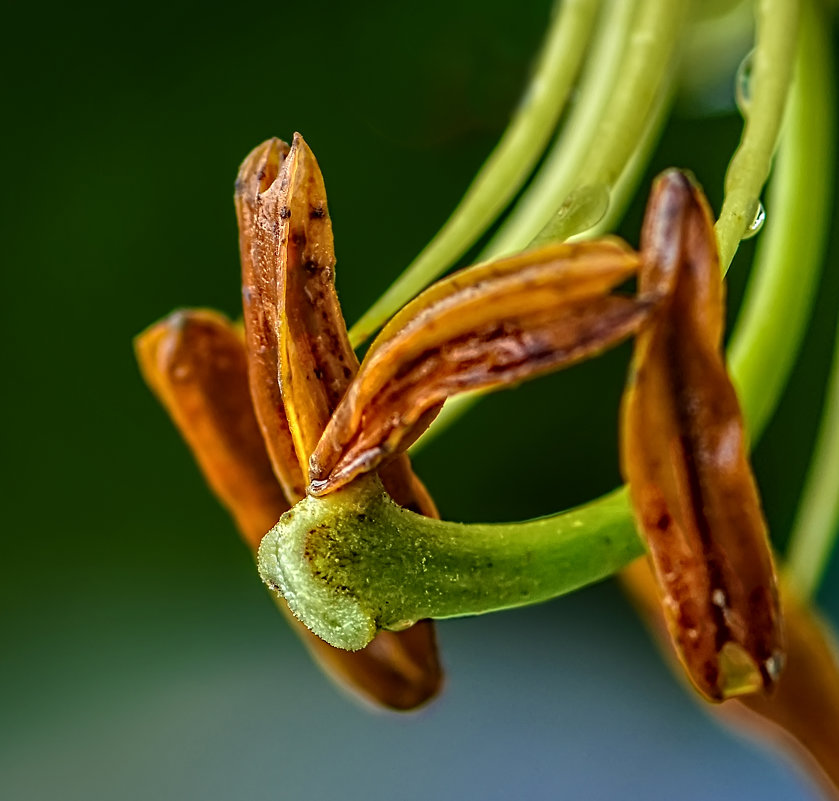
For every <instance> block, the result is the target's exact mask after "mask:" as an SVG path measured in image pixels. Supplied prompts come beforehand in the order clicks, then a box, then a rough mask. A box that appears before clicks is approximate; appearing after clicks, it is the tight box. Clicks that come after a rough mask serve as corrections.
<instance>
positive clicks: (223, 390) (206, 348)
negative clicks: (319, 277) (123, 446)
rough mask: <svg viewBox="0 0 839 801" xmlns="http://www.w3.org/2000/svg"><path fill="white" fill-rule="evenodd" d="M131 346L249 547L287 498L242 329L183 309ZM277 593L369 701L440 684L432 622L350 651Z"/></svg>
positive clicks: (414, 699)
mask: <svg viewBox="0 0 839 801" xmlns="http://www.w3.org/2000/svg"><path fill="white" fill-rule="evenodd" d="M136 350H137V358H138V361H139V363H140V367H141V369H142V372H143V376H144V378H145V380H146V382H147V383H148V385H149V387H150V388H151V389H152V390H153V391H154V393H155V395H156V396H157V397H158V399H159V400H160V402H161V403H162V405H163V406H164V408H165V409H166V410H167V412H168V413H169V415H170V416H171V418H172V420H173V422H174V423H175V425H176V426H177V427H178V429H179V430H180V432H181V434H182V435H183V437H184V439H185V440H186V442H187V444H188V445H189V447H190V450H191V451H192V453H193V455H194V456H195V459H196V461H197V462H198V465H199V467H200V468H201V471H202V473H203V474H204V477H205V479H206V480H207V483H208V484H209V485H210V487H211V488H212V490H213V492H214V493H215V494H216V496H217V497H218V498H219V500H220V501H221V502H222V504H223V505H224V506H225V507H226V508H227V509H228V511H229V512H230V513H231V515H232V516H233V518H234V520H235V521H236V524H237V527H238V528H239V531H240V533H241V534H242V538H243V539H244V540H245V542H246V543H247V544H248V545H249V546H250V547H251V549H253V550H256V548H257V546H258V545H259V542H260V540H261V539H262V536H263V535H264V534H265V532H266V531H267V530H268V529H269V528H271V526H273V525H274V523H275V522H276V521H277V520H278V519H279V517H280V515H282V513H283V512H285V511H286V510H287V509H288V508H289V503H288V501H287V500H286V498H285V495H284V493H283V491H282V489H281V487H280V486H279V484H278V483H277V480H276V478H275V475H274V471H273V469H272V465H271V461H270V459H269V457H268V453H267V451H266V448H265V442H264V440H263V438H262V431H261V429H260V426H259V424H258V423H257V420H256V417H255V415H254V411H253V405H252V401H251V396H250V392H249V388H248V377H247V360H246V355H245V347H244V343H243V341H242V338H241V336H240V334H239V332H238V331H237V329H236V328H235V327H234V326H233V325H232V324H231V323H230V322H229V321H228V320H227V319H226V318H225V317H223V316H222V315H220V314H218V313H216V312H211V311H201V310H194V311H181V312H176V313H174V314H173V315H171V316H170V317H168V318H166V319H165V320H163V321H161V322H159V323H157V324H155V325H154V326H152V327H151V328H149V329H148V330H147V331H145V332H144V333H143V334H141V335H140V336H139V337H138V338H137V340H136ZM274 598H275V600H276V601H277V605H278V606H279V607H280V609H281V610H282V611H283V613H284V614H285V616H286V617H287V618H288V620H289V621H290V622H291V623H292V624H293V627H294V629H295V631H296V632H297V634H298V635H299V636H300V637H301V638H302V639H303V641H304V643H305V644H306V646H307V648H308V649H309V651H310V652H311V653H312V655H313V656H314V657H315V658H316V659H317V660H318V662H320V663H321V664H322V665H323V666H324V668H325V669H326V670H327V672H328V673H329V674H330V675H331V676H332V678H333V679H335V680H336V681H338V682H339V683H340V684H341V685H343V686H345V687H347V688H348V689H351V690H353V691H354V692H357V693H359V694H360V695H362V696H363V697H364V698H365V699H367V700H368V701H372V702H376V703H380V704H383V705H385V706H388V707H391V708H393V709H403V710H407V709H412V708H414V707H416V706H419V705H420V704H423V703H425V702H426V701H428V700H430V699H431V698H432V697H433V696H434V695H435V694H436V693H437V691H438V690H439V688H440V684H441V681H442V674H441V671H440V666H439V664H438V662H437V658H436V649H435V645H434V631H433V628H432V626H431V624H430V623H420V624H417V625H416V626H414V627H413V628H412V629H409V630H407V631H404V632H399V633H392V632H381V633H379V635H378V636H377V637H376V639H374V640H373V642H371V643H370V645H369V646H368V647H367V648H365V649H364V650H363V651H356V652H352V653H350V652H347V651H342V650H340V649H337V648H333V647H332V646H331V645H328V644H327V643H325V642H324V641H323V640H321V639H320V638H319V637H316V636H315V635H314V634H312V632H311V631H309V630H308V629H307V628H306V627H305V626H304V625H303V624H302V623H300V621H298V620H297V619H296V618H294V617H293V616H292V614H291V612H290V611H289V609H288V607H287V606H286V604H285V602H284V601H283V600H282V599H281V598H279V597H278V596H276V595H274Z"/></svg>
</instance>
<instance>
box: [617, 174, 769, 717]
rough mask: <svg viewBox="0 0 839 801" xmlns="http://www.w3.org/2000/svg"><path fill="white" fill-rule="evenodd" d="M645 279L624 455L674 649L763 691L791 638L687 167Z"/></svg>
mask: <svg viewBox="0 0 839 801" xmlns="http://www.w3.org/2000/svg"><path fill="white" fill-rule="evenodd" d="M642 262H643V266H642V268H641V273H640V277H639V290H640V293H641V296H642V297H645V296H647V297H650V298H655V299H656V310H655V312H654V313H653V314H652V315H651V318H650V320H649V322H648V323H647V324H646V325H645V326H644V327H643V329H642V330H641V331H640V332H639V334H638V336H637V338H636V344H635V354H634V357H633V373H632V376H631V378H630V381H629V383H628V386H627V390H626V393H625V396H624V403H623V410H622V426H621V463H622V470H623V473H624V476H625V478H626V479H627V481H628V483H629V487H630V495H631V498H632V502H633V506H634V508H635V514H636V518H637V521H638V524H639V527H640V529H641V532H642V534H643V536H644V539H645V541H646V542H647V545H648V548H649V551H650V556H651V558H652V562H653V565H654V568H655V573H656V577H657V580H658V584H659V587H660V589H661V594H662V603H663V606H664V611H665V615H666V618H667V621H668V624H669V627H670V632H671V636H672V637H673V639H674V642H675V645H676V650H677V653H678V654H679V656H680V658H681V659H682V662H683V663H684V665H685V668H686V670H687V672H688V675H689V676H690V678H691V680H692V681H693V683H694V685H695V686H696V687H697V689H698V690H699V691H700V692H701V693H703V694H704V695H705V696H706V697H707V698H708V699H710V700H721V699H723V698H726V697H729V696H732V695H738V694H743V693H749V692H755V691H758V690H761V689H763V690H768V689H770V688H771V687H772V685H773V683H774V682H775V680H776V679H777V676H778V673H779V671H780V669H781V666H782V661H783V646H782V636H781V625H780V613H779V608H778V599H777V589H776V579H775V572H774V566H773V563H772V556H771V553H770V548H769V544H768V540H767V534H766V525H765V523H764V520H763V516H762V513H761V509H760V499H759V497H758V493H757V487H756V485H755V481H754V478H753V476H752V472H751V468H750V466H749V463H748V459H747V456H746V453H747V447H746V442H745V433H744V427H743V420H742V416H741V414H740V409H739V405H738V402H737V397H736V394H735V392H734V388H733V386H732V384H731V381H730V379H729V378H728V375H727V373H726V369H725V364H724V362H723V358H722V354H721V351H720V338H721V333H722V324H723V323H722V321H723V303H722V282H721V278H720V271H719V263H718V258H717V253H716V241H715V239H714V230H713V224H712V219H711V215H710V212H709V209H708V207H707V203H706V201H705V199H704V197H703V196H702V195H701V193H700V191H699V190H698V188H696V187H695V186H694V185H693V184H692V183H691V182H690V180H689V179H688V178H687V177H686V176H684V175H683V174H681V173H678V172H675V171H671V172H668V173H665V174H664V176H663V177H661V178H660V179H659V180H658V182H657V183H656V185H655V187H654V190H653V193H652V199H651V202H650V206H649V209H648V216H647V219H646V221H645V225H644V232H643V236H642Z"/></svg>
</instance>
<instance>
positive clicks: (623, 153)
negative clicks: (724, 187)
mask: <svg viewBox="0 0 839 801" xmlns="http://www.w3.org/2000/svg"><path fill="white" fill-rule="evenodd" d="M688 6H689V4H688V3H686V2H681V3H674V2H672V0H640V2H622V3H617V4H616V5H615V6H613V8H612V9H611V12H612V13H611V15H610V18H609V21H608V23H607V25H606V27H604V29H603V30H602V35H601V36H599V37H598V40H597V43H596V47H595V48H594V49H593V52H592V55H591V58H590V61H589V63H588V65H587V67H586V70H585V75H584V79H583V83H582V85H581V87H580V102H579V103H578V105H577V106H576V107H575V109H574V112H573V113H572V114H571V116H570V117H569V119H568V121H567V123H566V124H565V125H564V126H563V133H562V135H561V136H560V137H559V139H558V140H557V142H556V145H555V146H554V147H553V148H552V150H551V152H550V154H549V155H548V157H547V159H546V161H545V164H544V165H543V167H542V168H541V169H540V170H539V173H538V174H537V176H536V177H535V179H534V180H533V181H532V183H531V184H530V186H529V187H528V189H527V191H526V192H525V193H524V195H523V196H522V198H521V199H520V200H519V202H518V203H517V204H516V207H515V208H514V209H513V211H512V212H511V213H510V215H509V217H508V218H507V220H506V221H505V222H504V225H503V226H502V227H501V228H500V229H499V231H498V233H497V234H496V235H495V237H494V238H493V239H492V240H491V242H490V243H489V245H488V246H487V248H486V250H485V251H484V253H483V254H482V258H486V259H492V258H499V257H502V256H505V255H509V254H510V253H515V252H517V251H519V250H522V249H523V248H525V247H527V246H528V245H529V244H530V243H531V242H532V241H533V239H534V238H535V237H536V236H537V235H538V234H539V233H540V231H541V230H542V229H543V228H544V227H545V226H546V225H548V224H549V222H550V221H551V219H552V217H553V216H554V215H555V214H557V212H558V211H559V210H560V209H562V207H563V204H565V203H566V201H567V200H568V199H569V197H570V196H572V195H573V194H574V193H575V191H577V192H579V191H580V190H581V189H583V188H584V187H603V188H604V189H605V191H606V194H607V195H608V194H609V193H610V192H611V190H612V188H613V186H614V184H615V182H616V181H617V180H618V178H619V177H620V175H621V174H622V173H623V172H624V171H625V169H626V165H627V163H628V162H629V161H630V159H631V157H632V155H633V153H634V152H635V149H636V148H637V146H638V143H639V141H640V140H641V139H642V135H643V133H644V130H645V128H646V127H647V126H648V124H649V119H650V117H651V116H652V115H653V113H654V111H655V107H656V101H657V99H658V98H659V97H660V96H661V93H662V91H663V87H664V86H665V85H666V83H667V82H668V80H669V78H668V73H670V72H672V71H673V60H674V55H675V50H676V45H677V43H678V42H679V39H680V33H681V30H682V25H683V23H684V20H685V17H686V16H687V8H688ZM564 233H566V235H568V234H573V233H577V231H568V232H564Z"/></svg>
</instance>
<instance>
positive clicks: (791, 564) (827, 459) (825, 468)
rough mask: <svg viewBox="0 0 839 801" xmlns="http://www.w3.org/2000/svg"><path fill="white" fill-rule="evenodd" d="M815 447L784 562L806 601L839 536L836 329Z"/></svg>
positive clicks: (838, 344) (838, 357)
mask: <svg viewBox="0 0 839 801" xmlns="http://www.w3.org/2000/svg"><path fill="white" fill-rule="evenodd" d="M817 443H818V444H817V445H816V452H815V454H814V456H813V460H812V462H811V463H810V469H809V470H808V472H807V480H806V483H805V485H804V492H803V493H802V495H801V502H800V504H799V507H798V513H797V514H796V517H795V522H794V524H793V527H792V537H791V539H790V546H789V551H788V558H787V567H788V572H789V575H790V577H791V579H792V582H793V584H794V585H795V587H796V589H797V590H798V592H799V593H800V594H801V596H802V597H805V598H806V597H808V596H812V595H813V594H814V593H815V591H816V590H817V589H818V586H819V582H820V581H821V578H822V576H823V575H824V571H825V569H826V568H827V563H828V561H829V559H830V554H831V552H832V551H833V546H834V545H835V543H836V537H837V535H839V327H837V331H836V344H835V345H834V351H833V366H832V367H831V372H830V378H829V384H828V388H827V396H826V397H825V400H824V412H823V414H822V419H821V424H820V425H819V433H818V439H817Z"/></svg>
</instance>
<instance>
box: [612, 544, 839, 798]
mask: <svg viewBox="0 0 839 801" xmlns="http://www.w3.org/2000/svg"><path fill="white" fill-rule="evenodd" d="M620 577H621V584H622V585H623V587H624V589H625V590H626V592H627V593H628V595H629V596H630V598H631V599H632V601H633V602H634V603H635V605H636V606H637V607H638V609H639V611H640V612H641V613H642V614H643V616H644V619H645V620H646V621H647V623H648V625H649V626H650V628H651V630H652V631H653V633H654V634H656V636H657V641H658V643H659V645H660V646H661V647H662V649H663V650H664V652H665V654H666V655H667V656H669V657H670V658H671V659H672V661H673V662H674V663H675V664H678V660H677V659H676V653H675V651H674V649H673V642H672V640H671V638H670V637H669V636H668V628H667V622H666V620H665V618H664V614H663V610H662V607H661V603H660V601H659V592H658V587H657V580H656V577H655V575H654V574H653V572H652V569H651V567H650V565H649V562H648V561H647V560H645V559H639V560H636V561H635V562H633V563H632V564H631V565H630V566H629V567H628V568H626V569H625V570H623V571H622V572H621V574H620ZM780 590H781V601H782V605H783V609H784V620H785V622H786V626H785V628H786V632H787V642H786V648H787V658H786V666H785V667H784V672H783V673H782V674H781V677H780V678H779V679H778V682H777V687H776V688H775V691H774V692H773V693H771V694H770V695H764V694H763V693H756V694H752V695H744V696H741V697H739V698H732V699H730V700H729V701H727V702H726V703H724V704H720V705H714V706H712V707H706V708H710V709H713V711H714V712H715V713H716V715H717V716H718V717H719V718H720V719H721V720H722V721H723V722H725V723H727V724H729V725H730V726H732V727H733V728H735V729H738V730H742V731H746V732H747V733H748V734H750V735H751V736H752V737H755V738H757V739H759V740H762V741H764V742H766V743H768V744H770V745H772V746H775V747H777V748H779V749H781V750H782V751H784V752H785V753H787V754H788V755H789V756H790V757H791V758H792V759H793V760H794V761H796V762H797V763H798V764H799V765H800V767H802V768H803V769H804V770H806V772H807V773H808V775H809V776H810V777H811V778H813V779H815V780H816V781H817V782H819V783H820V784H821V786H822V788H823V790H824V791H825V793H827V794H828V796H829V797H830V798H837V799H839V747H837V743H839V652H837V649H836V643H835V641H834V639H833V636H832V632H831V631H830V630H829V629H828V628H827V626H826V624H825V623H824V622H823V621H821V620H820V619H819V616H818V614H817V613H816V612H815V610H814V609H813V608H812V607H811V606H810V605H809V604H807V603H805V602H802V601H801V600H800V599H799V598H797V597H796V595H795V593H794V592H793V591H792V589H791V588H790V586H789V584H788V583H787V582H784V581H782V582H781V584H780ZM680 672H681V671H680Z"/></svg>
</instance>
